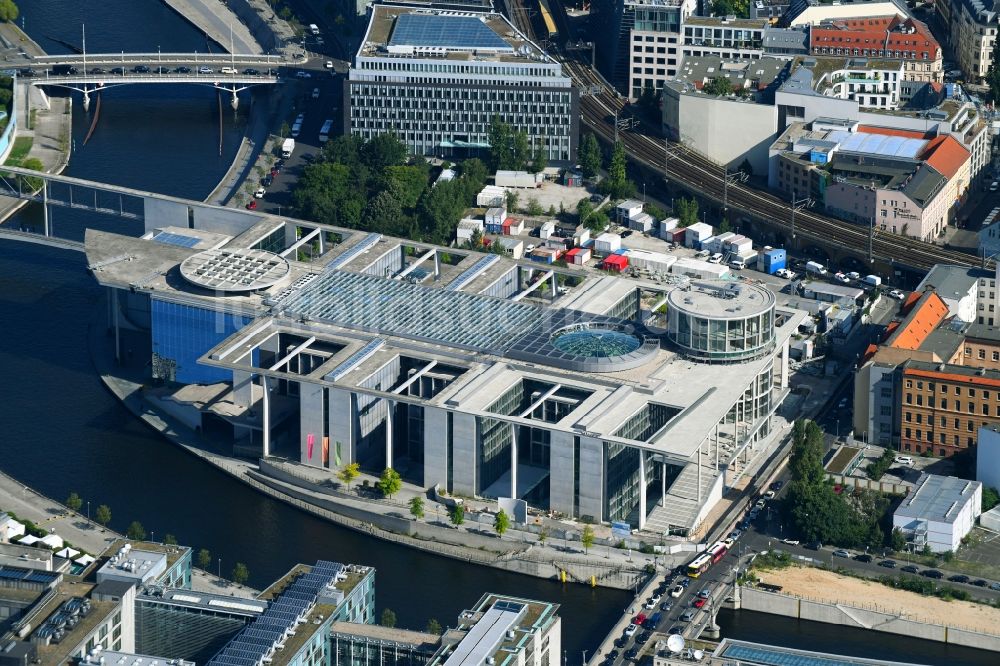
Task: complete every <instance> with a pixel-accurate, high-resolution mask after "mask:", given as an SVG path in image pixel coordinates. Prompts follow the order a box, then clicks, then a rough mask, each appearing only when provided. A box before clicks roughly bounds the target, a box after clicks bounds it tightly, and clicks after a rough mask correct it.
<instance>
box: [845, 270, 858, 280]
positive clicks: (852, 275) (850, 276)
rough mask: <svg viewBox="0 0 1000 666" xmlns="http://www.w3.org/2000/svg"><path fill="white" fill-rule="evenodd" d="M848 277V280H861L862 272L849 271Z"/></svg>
mask: <svg viewBox="0 0 1000 666" xmlns="http://www.w3.org/2000/svg"><path fill="white" fill-rule="evenodd" d="M847 279H848V280H860V279H861V273H859V272H857V271H851V272H849V273H848V274H847Z"/></svg>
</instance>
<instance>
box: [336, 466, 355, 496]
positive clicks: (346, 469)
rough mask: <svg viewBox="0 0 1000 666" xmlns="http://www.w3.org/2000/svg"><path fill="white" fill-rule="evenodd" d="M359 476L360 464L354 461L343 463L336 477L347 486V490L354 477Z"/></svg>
mask: <svg viewBox="0 0 1000 666" xmlns="http://www.w3.org/2000/svg"><path fill="white" fill-rule="evenodd" d="M359 476H361V465H360V464H359V463H356V462H353V463H348V464H347V465H344V466H343V467H341V468H340V471H339V472H337V478H338V479H340V481H342V482H343V484H344V485H345V486H347V490H348V492H349V491H350V490H351V483H353V482H354V479H356V478H358V477H359Z"/></svg>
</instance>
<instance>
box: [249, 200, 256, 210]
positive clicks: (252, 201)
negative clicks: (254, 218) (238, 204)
mask: <svg viewBox="0 0 1000 666" xmlns="http://www.w3.org/2000/svg"><path fill="white" fill-rule="evenodd" d="M247 210H257V200H256V199H251V200H250V203H248V204H247Z"/></svg>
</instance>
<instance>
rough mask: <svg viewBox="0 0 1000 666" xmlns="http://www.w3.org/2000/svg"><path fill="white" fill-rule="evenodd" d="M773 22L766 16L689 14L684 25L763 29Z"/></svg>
mask: <svg viewBox="0 0 1000 666" xmlns="http://www.w3.org/2000/svg"><path fill="white" fill-rule="evenodd" d="M770 24H771V22H770V21H769V20H768V19H766V18H759V19H751V18H735V17H732V16H688V17H687V18H685V19H684V25H686V26H688V25H694V26H703V27H709V28H743V29H746V28H751V29H753V28H756V29H757V30H763V29H764V28H766V27H767V26H769V25H770Z"/></svg>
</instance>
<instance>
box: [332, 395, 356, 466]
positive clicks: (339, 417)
mask: <svg viewBox="0 0 1000 666" xmlns="http://www.w3.org/2000/svg"><path fill="white" fill-rule="evenodd" d="M327 401H328V402H327V415H328V419H327V420H328V425H327V432H329V433H330V467H331V469H332V468H335V467H342V466H344V465H349V464H350V463H352V462H355V455H354V448H355V445H356V443H357V427H356V424H357V408H356V404H357V400H356V399H355V397H354V395H353V394H352V393H351V392H350V391H346V390H344V389H341V388H334V387H332V386H331V387H330V388H329V390H328V391H327Z"/></svg>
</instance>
